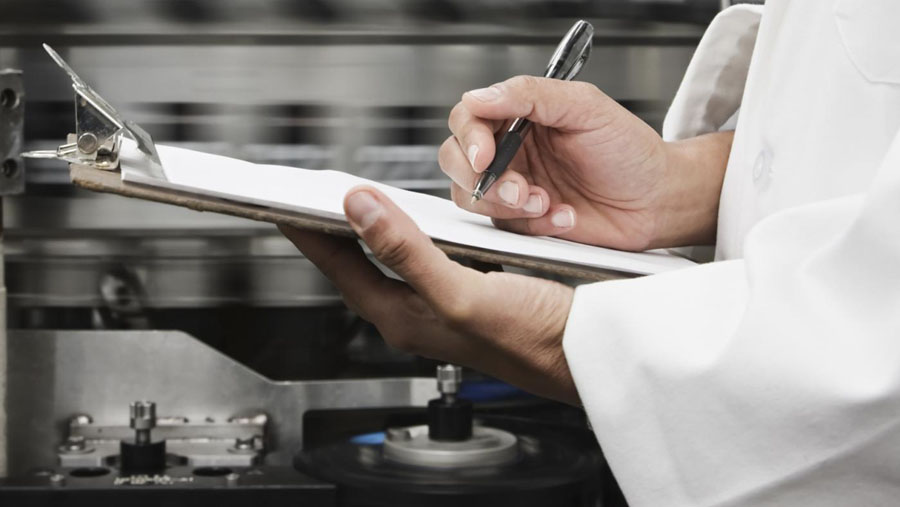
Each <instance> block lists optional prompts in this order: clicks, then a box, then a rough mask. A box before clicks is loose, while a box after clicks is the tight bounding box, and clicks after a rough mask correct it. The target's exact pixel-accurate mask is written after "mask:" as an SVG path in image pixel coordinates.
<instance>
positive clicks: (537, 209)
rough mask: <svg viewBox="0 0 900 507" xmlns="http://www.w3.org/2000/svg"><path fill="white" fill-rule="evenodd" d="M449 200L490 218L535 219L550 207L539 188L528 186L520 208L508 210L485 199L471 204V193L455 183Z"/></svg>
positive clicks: (542, 190) (548, 199) (543, 191)
mask: <svg viewBox="0 0 900 507" xmlns="http://www.w3.org/2000/svg"><path fill="white" fill-rule="evenodd" d="M450 198H451V199H453V202H454V203H456V205H457V206H459V207H460V208H462V209H464V210H467V211H471V212H472V213H478V214H479V215H486V216H489V217H492V218H501V219H511V218H537V217H539V216H542V215H543V214H544V213H546V212H547V209H548V208H549V207H550V196H549V195H548V194H547V191H546V190H544V189H543V188H541V187H536V186H534V185H529V187H528V198H527V199H526V200H525V204H524V205H523V206H522V207H521V208H510V207H509V206H506V205H503V204H495V203H493V202H490V201H489V200H487V199H481V200H479V201H475V202H474V203H472V192H471V191H470V190H466V189H464V188H462V187H460V186H459V185H457V184H456V183H452V184H451V185H450Z"/></svg>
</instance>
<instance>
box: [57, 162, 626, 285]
mask: <svg viewBox="0 0 900 507" xmlns="http://www.w3.org/2000/svg"><path fill="white" fill-rule="evenodd" d="M69 176H70V179H71V180H72V183H74V184H75V185H76V186H79V187H82V188H85V189H87V190H91V191H94V192H104V193H110V194H118V195H122V196H125V197H131V198H135V199H142V200H146V201H154V202H160V203H165V204H172V205H175V206H180V207H183V208H189V209H192V210H195V211H204V212H211V213H221V214H224V215H231V216H236V217H240V218H247V219H250V220H256V221H259V222H269V223H273V224H279V225H288V226H291V227H295V228H297V229H306V230H311V231H316V232H322V233H325V234H330V235H334V236H342V237H347V238H356V237H357V236H356V233H355V232H354V231H353V229H352V228H351V227H350V225H349V224H347V223H346V222H344V221H341V220H334V219H328V218H323V217H316V216H311V215H304V214H301V213H298V212H293V211H289V210H281V209H277V208H268V207H264V206H256V205H253V204H247V203H241V202H236V201H231V200H227V199H220V198H217V197H212V196H208V195H201V194H195V193H190V192H183V191H177V190H168V189H161V188H157V187H151V186H149V185H141V184H137V183H128V182H124V181H122V178H121V174H120V173H119V172H118V171H110V170H103V169H97V168H95V167H92V166H89V165H85V164H79V163H70V164H69ZM433 241H434V244H435V245H436V246H437V247H438V248H440V249H441V250H442V251H444V253H446V254H447V255H448V256H450V257H451V258H454V259H456V260H461V261H467V260H470V261H474V262H476V263H483V264H497V265H501V266H512V267H516V268H522V269H527V270H532V271H536V272H539V273H543V274H545V275H553V276H563V277H569V278H575V279H578V280H585V281H602V280H615V279H621V278H631V277H634V276H638V275H635V274H633V273H624V272H620V271H615V270H608V269H600V268H594V267H589V266H582V265H577V264H569V263H564V262H556V261H550V260H547V259H540V258H532V257H528V256H524V255H514V254H509V253H505V252H496V251H491V250H485V249H480V248H476V247H471V246H464V245H459V244H456V243H451V242H447V241H441V240H433Z"/></svg>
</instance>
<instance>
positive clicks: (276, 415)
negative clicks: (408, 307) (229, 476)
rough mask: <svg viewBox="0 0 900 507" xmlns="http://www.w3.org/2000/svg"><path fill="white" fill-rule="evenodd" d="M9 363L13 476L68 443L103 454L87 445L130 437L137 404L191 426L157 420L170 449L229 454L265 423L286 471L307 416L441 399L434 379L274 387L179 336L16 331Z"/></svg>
mask: <svg viewBox="0 0 900 507" xmlns="http://www.w3.org/2000/svg"><path fill="white" fill-rule="evenodd" d="M248 339H249V338H248ZM298 339H302V337H298ZM9 355H10V356H11V357H15V358H17V360H16V361H15V362H11V363H10V368H9V376H8V380H9V396H8V400H7V410H8V414H9V421H8V426H9V437H10V442H11V443H12V444H13V445H11V446H10V449H9V456H10V468H9V474H10V475H24V474H27V473H28V472H29V470H33V469H36V468H42V467H47V466H48V464H51V463H55V462H56V461H57V458H58V451H57V447H58V445H59V442H65V441H66V439H67V437H68V436H83V437H85V439H86V440H88V442H86V443H89V445H91V446H94V445H99V443H96V444H95V443H94V442H90V440H91V439H95V438H97V437H98V435H100V434H102V435H108V434H109V432H112V435H111V437H112V438H115V439H121V438H127V437H129V436H130V435H132V434H133V430H131V429H130V428H129V427H128V426H127V425H126V424H125V417H124V415H125V413H124V411H123V409H124V407H125V406H127V405H128V404H129V403H131V402H132V401H133V400H134V399H136V398H143V399H152V400H154V401H155V402H156V403H157V404H158V406H159V407H163V408H164V409H165V413H166V414H176V415H177V417H178V418H186V419H187V422H183V421H184V419H177V420H173V419H169V418H168V417H159V418H158V424H157V427H156V428H155V429H154V431H153V434H154V435H155V437H157V438H165V439H169V437H170V436H171V437H173V443H172V446H173V449H174V448H177V447H175V446H176V445H177V444H178V442H177V441H178V438H176V437H177V436H178V435H182V436H183V437H184V438H185V439H186V440H190V439H191V438H192V437H217V438H222V439H223V440H222V441H221V442H222V444H221V445H222V448H221V449H222V450H224V451H225V452H226V453H228V451H227V450H226V448H225V445H226V442H227V445H229V446H234V445H236V444H237V438H242V439H246V438H253V437H254V435H258V434H259V433H260V431H261V427H260V425H262V424H264V425H265V427H266V432H265V440H266V448H265V449H266V452H265V456H263V457H262V459H261V465H272V466H286V465H288V464H289V463H291V460H292V457H293V455H294V453H295V452H296V450H297V449H300V448H302V447H303V446H304V440H303V427H304V422H303V421H304V417H303V416H304V414H305V413H306V412H308V411H310V410H316V409H349V408H362V407H373V408H375V407H424V406H425V404H426V403H427V401H428V400H429V399H431V398H434V397H435V396H436V395H437V394H438V393H437V389H435V386H434V378H412V377H410V378H382V379H373V378H368V379H360V380H319V381H301V382H273V381H271V380H269V379H266V378H264V377H262V376H260V375H259V374H257V373H255V372H253V371H251V370H249V369H248V368H246V367H245V366H243V365H241V364H238V363H236V362H235V361H233V360H231V359H229V358H228V357H226V356H224V355H223V354H221V353H220V352H217V351H215V350H214V349H212V348H210V347H209V346H206V345H204V344H203V343H201V342H199V341H197V340H196V339H193V338H192V337H191V336H189V335H186V334H184V333H181V332H175V331H11V332H10V333H9ZM261 412H264V413H265V414H266V418H265V423H263V422H262V421H261V420H260V419H259V418H258V416H259V415H260V414H261ZM73 414H75V415H77V414H83V416H79V417H76V418H74V419H73ZM236 416H237V417H238V418H237V419H233V418H235V417H236ZM172 417H175V416H172ZM244 418H249V419H244ZM70 419H71V421H72V423H70V427H69V435H64V434H61V432H60V430H59V428H60V423H64V422H65V421H69V420H70ZM229 420H231V421H232V422H230V423H229ZM34 421H47V424H35V423H34ZM176 421H177V422H176ZM259 444H261V442H255V443H254V447H255V448H257V446H258V445H259ZM187 445H188V444H187V442H185V446H186V447H185V448H184V449H185V450H184V451H183V452H184V454H185V455H193V456H195V457H196V458H197V460H198V462H199V460H200V458H201V455H202V452H200V451H201V450H202V449H201V447H197V448H194V450H191V449H188V448H187ZM212 447H213V446H212V445H210V446H209V447H203V448H205V449H211V448H212ZM96 449H97V450H96V451H95V452H96V454H98V455H99V454H102V453H103V452H105V451H104V448H103V447H99V448H96ZM170 450H171V449H170ZM112 453H115V451H112ZM234 454H235V456H232V458H234V459H238V458H240V459H249V458H246V457H245V456H243V455H239V454H237V453H234ZM210 456H212V455H210ZM66 459H73V460H74V459H77V458H76V457H75V455H73V456H67V458H66Z"/></svg>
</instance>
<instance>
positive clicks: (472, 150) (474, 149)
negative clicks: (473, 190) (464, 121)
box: [468, 144, 478, 169]
mask: <svg viewBox="0 0 900 507" xmlns="http://www.w3.org/2000/svg"><path fill="white" fill-rule="evenodd" d="M468 153H469V164H471V165H472V169H475V157H477V156H478V146H477V145H475V144H473V145H472V146H469V152H468Z"/></svg>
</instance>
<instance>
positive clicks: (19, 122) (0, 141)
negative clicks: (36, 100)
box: [0, 69, 25, 196]
mask: <svg viewBox="0 0 900 507" xmlns="http://www.w3.org/2000/svg"><path fill="white" fill-rule="evenodd" d="M24 123H25V87H24V85H23V82H22V71H20V70H14V69H0V196H6V195H14V194H21V193H22V192H24V191H25V166H24V165H23V164H22V158H21V156H20V155H19V154H20V152H21V151H22V146H23V144H24Z"/></svg>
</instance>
